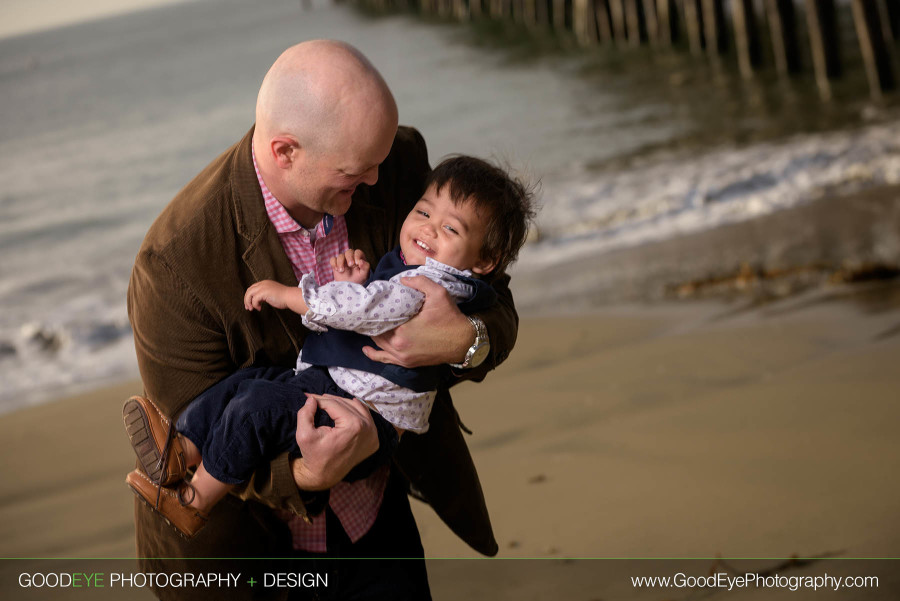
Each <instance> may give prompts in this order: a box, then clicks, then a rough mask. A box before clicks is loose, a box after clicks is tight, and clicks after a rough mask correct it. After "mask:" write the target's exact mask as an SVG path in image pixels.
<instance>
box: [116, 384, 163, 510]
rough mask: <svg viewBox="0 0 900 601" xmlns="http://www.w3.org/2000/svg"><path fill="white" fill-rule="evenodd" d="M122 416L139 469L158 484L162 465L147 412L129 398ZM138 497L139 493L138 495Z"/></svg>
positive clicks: (161, 474)
mask: <svg viewBox="0 0 900 601" xmlns="http://www.w3.org/2000/svg"><path fill="white" fill-rule="evenodd" d="M122 417H123V419H124V420H125V431H126V432H127V433H128V439H129V440H130V441H131V448H132V449H134V453H135V455H137V458H138V462H140V464H141V469H142V470H143V471H144V473H145V474H147V477H148V478H150V481H151V482H153V483H154V484H159V482H160V479H161V478H162V476H163V469H162V466H161V465H159V451H157V449H156V441H155V440H153V436H151V434H150V420H149V418H148V417H147V412H146V411H144V408H143V407H141V404H140V403H138V402H137V401H135V400H132V399H129V400H128V401H126V402H125V406H124V407H123V408H122ZM138 496H139V497H140V496H141V495H138ZM141 498H143V497H141Z"/></svg>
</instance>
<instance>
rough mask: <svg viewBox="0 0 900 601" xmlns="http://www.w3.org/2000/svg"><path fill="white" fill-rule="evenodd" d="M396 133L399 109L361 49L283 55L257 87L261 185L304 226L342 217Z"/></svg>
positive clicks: (330, 46) (336, 47) (332, 47)
mask: <svg viewBox="0 0 900 601" xmlns="http://www.w3.org/2000/svg"><path fill="white" fill-rule="evenodd" d="M396 133H397V105H396V103H395V102H394V97H393V96H392V95H391V91H390V90H389V89H388V87H387V84H385V83H384V80H383V79H382V78H381V75H379V73H378V71H376V70H375V67H373V66H372V64H371V63H370V62H369V61H368V60H366V57H364V56H363V55H362V54H361V53H360V52H359V50H357V49H355V48H353V47H352V46H349V45H347V44H344V43H342V42H335V41H330V40H314V41H310V42H304V43H302V44H297V45H296V46H293V47H291V48H288V49H287V50H286V51H285V52H284V53H283V54H282V55H281V56H280V57H278V60H276V61H275V64H274V65H272V68H271V69H269V72H268V73H267V74H266V77H265V79H264V80H263V83H262V86H261V87H260V89H259V97H258V98H257V101H256V129H255V130H254V133H253V150H254V152H255V156H256V162H257V166H258V168H259V171H260V174H261V175H262V178H263V181H264V182H265V183H266V185H267V187H268V188H269V190H270V191H271V192H272V193H273V194H274V195H275V198H277V199H278V202H280V203H281V204H282V205H283V206H284V207H285V208H286V209H287V211H288V212H289V213H290V214H291V216H292V217H293V218H294V219H295V220H296V221H297V222H298V223H300V224H302V225H303V226H304V227H310V226H311V225H315V224H316V223H317V222H318V221H319V220H320V219H321V218H322V215H323V214H325V213H328V214H331V215H343V214H344V213H345V212H346V211H347V210H348V209H349V208H350V203H351V201H352V196H353V193H354V191H355V190H356V187H357V186H358V185H360V184H365V185H369V186H371V185H374V184H375V182H376V181H377V180H378V167H379V165H380V164H381V163H382V162H383V161H384V160H385V158H386V157H387V156H388V153H389V152H390V150H391V146H392V144H393V142H394V136H395V135H396Z"/></svg>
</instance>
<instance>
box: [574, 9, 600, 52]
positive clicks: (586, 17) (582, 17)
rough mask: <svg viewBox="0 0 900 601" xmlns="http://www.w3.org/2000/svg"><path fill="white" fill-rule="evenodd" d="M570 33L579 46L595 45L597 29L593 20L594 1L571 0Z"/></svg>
mask: <svg viewBox="0 0 900 601" xmlns="http://www.w3.org/2000/svg"><path fill="white" fill-rule="evenodd" d="M572 31H573V32H574V33H575V40H576V41H577V42H578V44H579V45H581V46H593V45H594V44H596V43H597V27H596V19H595V18H594V0H573V2H572Z"/></svg>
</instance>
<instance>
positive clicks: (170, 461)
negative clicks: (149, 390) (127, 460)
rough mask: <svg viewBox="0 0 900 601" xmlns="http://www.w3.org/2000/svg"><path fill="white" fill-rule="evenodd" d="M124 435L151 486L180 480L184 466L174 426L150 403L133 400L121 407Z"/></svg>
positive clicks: (185, 468) (140, 398)
mask: <svg viewBox="0 0 900 601" xmlns="http://www.w3.org/2000/svg"><path fill="white" fill-rule="evenodd" d="M122 417H123V418H124V419H125V431H126V432H128V438H129V439H131V446H132V448H133V449H134V452H135V453H136V454H137V456H138V461H139V462H140V464H141V468H142V469H143V470H144V473H146V474H147V476H149V477H150V481H151V482H153V483H154V484H160V485H162V486H166V485H168V484H172V483H174V482H178V481H179V480H184V476H185V474H186V473H187V466H186V465H185V460H184V448H183V447H182V446H181V441H180V440H178V432H176V431H175V424H174V423H173V422H171V421H170V420H169V419H167V418H166V416H164V415H163V414H162V411H160V410H159V408H158V407H157V406H156V405H155V404H154V403H153V401H151V400H150V399H146V398H144V397H140V396H133V397H131V398H130V399H128V400H127V401H125V406H124V407H122Z"/></svg>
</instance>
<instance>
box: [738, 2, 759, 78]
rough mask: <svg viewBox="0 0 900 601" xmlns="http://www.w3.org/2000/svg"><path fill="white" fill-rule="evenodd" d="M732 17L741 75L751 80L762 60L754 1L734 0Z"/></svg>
mask: <svg viewBox="0 0 900 601" xmlns="http://www.w3.org/2000/svg"><path fill="white" fill-rule="evenodd" d="M731 16H732V20H733V21H734V40H735V46H736V47H737V55H738V65H739V66H740V69H741V75H742V76H743V77H745V78H748V79H749V78H751V77H753V71H754V70H755V69H756V68H757V67H759V64H760V61H761V58H762V54H761V53H760V48H759V32H758V30H757V27H756V12H755V11H754V10H753V0H732V1H731Z"/></svg>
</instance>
